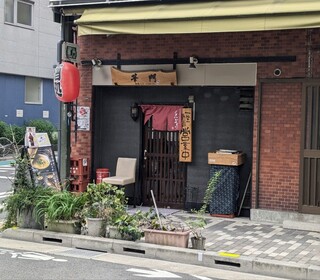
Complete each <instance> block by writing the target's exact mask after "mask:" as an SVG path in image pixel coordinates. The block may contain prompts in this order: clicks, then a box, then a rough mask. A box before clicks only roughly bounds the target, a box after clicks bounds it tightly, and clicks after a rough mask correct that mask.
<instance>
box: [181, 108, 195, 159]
mask: <svg viewBox="0 0 320 280" xmlns="http://www.w3.org/2000/svg"><path fill="white" fill-rule="evenodd" d="M179 161H180V162H192V108H183V109H182V129H181V132H180V137H179Z"/></svg>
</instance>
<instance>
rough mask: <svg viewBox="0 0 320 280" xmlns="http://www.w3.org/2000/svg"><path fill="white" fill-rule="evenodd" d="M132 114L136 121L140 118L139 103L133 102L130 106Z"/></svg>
mask: <svg viewBox="0 0 320 280" xmlns="http://www.w3.org/2000/svg"><path fill="white" fill-rule="evenodd" d="M130 116H131V118H132V119H133V120H134V121H136V120H137V119H138V117H139V107H138V104H137V103H133V104H132V105H131V106H130Z"/></svg>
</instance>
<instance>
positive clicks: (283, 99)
mask: <svg viewBox="0 0 320 280" xmlns="http://www.w3.org/2000/svg"><path fill="white" fill-rule="evenodd" d="M319 36H320V32H319V30H318V29H315V30H311V31H307V30H303V29H301V30H287V31H270V32H246V33H216V34H191V35H114V36H82V37H79V38H78V43H79V44H80V48H81V60H91V59H92V58H100V59H116V57H117V53H120V54H121V58H122V59H143V58H145V59H147V58H154V59H156V58H172V57H173V52H177V53H178V57H189V56H190V55H196V56H198V57H200V58H201V57H203V58H205V57H210V58H222V57H245V56H248V57H250V56H288V55H292V56H296V58H297V59H296V61H295V62H269V63H258V77H257V81H258V83H257V87H256V91H255V109H254V139H253V143H254V144H253V164H252V166H253V170H252V171H253V177H252V178H253V179H252V189H253V197H252V203H253V205H252V207H253V208H255V207H256V205H255V185H256V182H255V178H256V155H257V129H258V124H257V113H258V103H257V100H258V98H257V97H258V91H259V90H258V89H259V86H258V85H259V82H260V81H261V79H270V80H271V79H274V76H273V71H274V69H275V68H280V69H281V70H282V75H281V76H280V79H283V78H286V81H287V82H286V83H278V82H274V83H263V84H262V87H261V89H262V92H261V96H262V111H261V138H260V141H261V142H260V144H261V146H260V160H261V161H260V173H259V174H260V182H259V208H265V209H275V210H276V209H277V210H288V211H298V193H299V159H300V130H301V129H300V127H301V123H300V118H301V91H302V84H301V82H297V81H296V80H294V79H292V81H290V79H291V78H305V77H307V76H308V77H317V76H319V68H316V67H314V65H316V63H318V62H319V60H320V57H319V53H318V52H316V51H314V47H316V46H317V45H316V42H317V41H318V39H319ZM308 54H309V56H310V58H311V59H309V63H308V59H307V57H308ZM80 70H81V93H80V98H79V100H78V104H79V105H84V106H92V102H91V96H92V86H91V85H92V82H91V81H92V73H91V67H90V66H82V67H81V68H80ZM91 141H92V140H91V133H90V132H78V140H77V143H75V142H74V141H72V155H77V156H87V157H90V156H91V143H92V142H91Z"/></svg>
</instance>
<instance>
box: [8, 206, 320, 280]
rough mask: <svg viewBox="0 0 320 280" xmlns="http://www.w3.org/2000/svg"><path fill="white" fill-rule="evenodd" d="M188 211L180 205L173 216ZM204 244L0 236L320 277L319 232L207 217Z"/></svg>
mask: <svg viewBox="0 0 320 280" xmlns="http://www.w3.org/2000/svg"><path fill="white" fill-rule="evenodd" d="M190 215H191V214H189V213H187V212H183V211H179V212H177V213H174V214H172V215H171V217H172V219H174V220H182V221H183V220H185V219H187V218H188V217H190ZM207 220H208V224H207V226H206V228H205V229H204V231H203V235H204V236H205V237H206V238H207V241H206V250H205V251H198V250H193V249H185V248H176V247H169V246H159V245H154V244H147V243H145V242H144V240H143V239H142V240H140V241H136V242H130V241H123V240H114V239H107V238H99V237H90V236H84V235H70V234H61V233H54V232H48V231H37V230H30V229H9V230H6V231H5V232H3V233H2V238H11V239H17V240H26V241H32V242H40V243H54V244H60V245H62V246H67V247H75V248H82V249H88V250H97V251H105V252H110V253H118V254H129V255H134V256H141V257H147V258H153V259H161V260H168V261H174V262H179V263H186V264H195V265H202V266H207V267H214V268H224V269H228V270H235V271H242V272H251V273H259V274H262V275H270V276H278V277H284V278H288V279H317V280H318V279H320V233H319V232H309V231H302V230H293V229H284V228H283V227H282V226H281V225H276V224H266V223H256V222H252V221H250V220H249V219H245V218H234V219H223V218H215V217H210V216H209V215H208V217H207Z"/></svg>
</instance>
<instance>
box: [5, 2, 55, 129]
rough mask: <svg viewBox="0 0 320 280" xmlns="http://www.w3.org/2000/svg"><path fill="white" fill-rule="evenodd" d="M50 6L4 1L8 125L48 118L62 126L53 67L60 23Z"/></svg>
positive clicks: (42, 3) (6, 112)
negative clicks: (55, 91) (56, 21)
mask: <svg viewBox="0 0 320 280" xmlns="http://www.w3.org/2000/svg"><path fill="white" fill-rule="evenodd" d="M48 5H49V1H23V0H5V1H1V3H0V39H1V44H0V50H1V52H0V88H1V97H2V102H1V103H0V112H1V113H0V120H1V121H4V122H6V123H8V124H16V125H23V124H24V123H25V122H26V121H29V120H32V119H46V120H49V121H51V122H52V123H53V124H55V125H56V126H57V127H58V125H59V103H58V101H57V100H56V98H55V96H54V91H53V69H54V65H55V64H57V47H56V46H57V43H58V42H59V40H60V26H59V24H57V23H55V22H54V20H53V15H52V11H51V10H50V9H49V8H48Z"/></svg>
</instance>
